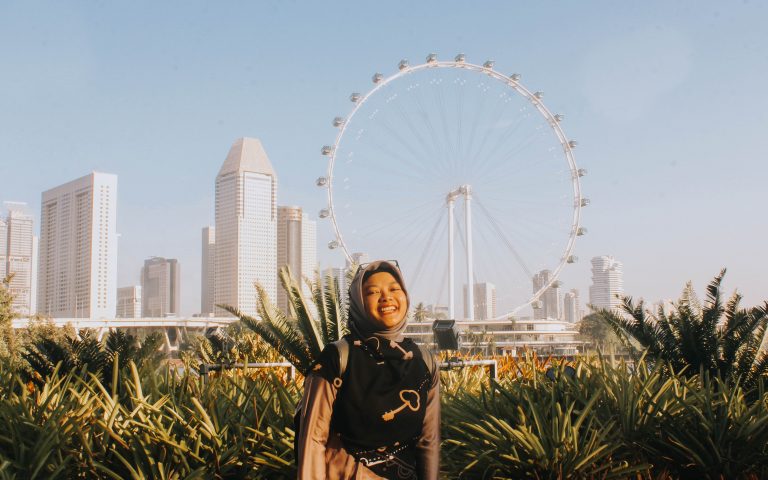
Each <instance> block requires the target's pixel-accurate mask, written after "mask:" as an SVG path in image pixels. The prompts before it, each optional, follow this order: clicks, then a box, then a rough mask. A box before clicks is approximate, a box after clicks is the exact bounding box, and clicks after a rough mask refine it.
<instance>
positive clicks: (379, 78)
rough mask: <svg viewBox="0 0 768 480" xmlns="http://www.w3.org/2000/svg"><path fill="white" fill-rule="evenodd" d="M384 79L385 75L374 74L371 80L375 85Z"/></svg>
mask: <svg viewBox="0 0 768 480" xmlns="http://www.w3.org/2000/svg"><path fill="white" fill-rule="evenodd" d="M383 79H384V75H382V74H380V73H374V74H373V77H372V78H371V80H372V81H373V83H379V82H380V81H382V80H383Z"/></svg>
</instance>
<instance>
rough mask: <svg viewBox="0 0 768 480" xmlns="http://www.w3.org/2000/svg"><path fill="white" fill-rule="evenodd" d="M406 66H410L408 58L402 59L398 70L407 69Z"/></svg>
mask: <svg viewBox="0 0 768 480" xmlns="http://www.w3.org/2000/svg"><path fill="white" fill-rule="evenodd" d="M406 68H408V60H406V59H402V60H400V64H399V65H398V66H397V69H398V70H405V69H406Z"/></svg>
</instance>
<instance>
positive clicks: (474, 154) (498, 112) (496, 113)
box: [470, 102, 505, 164]
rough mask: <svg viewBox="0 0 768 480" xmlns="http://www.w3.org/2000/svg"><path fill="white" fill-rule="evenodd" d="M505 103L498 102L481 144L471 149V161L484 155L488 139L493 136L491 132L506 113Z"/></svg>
mask: <svg viewBox="0 0 768 480" xmlns="http://www.w3.org/2000/svg"><path fill="white" fill-rule="evenodd" d="M504 105H505V104H504V103H503V102H498V103H497V104H496V110H495V111H494V114H493V116H492V117H491V121H490V123H489V125H488V127H487V128H486V129H485V133H484V135H483V139H482V140H481V141H480V145H479V146H478V147H477V149H475V150H474V152H473V151H472V149H470V153H471V154H472V156H471V158H470V163H471V164H475V162H476V161H477V159H478V158H480V155H482V152H483V151H484V149H485V146H486V144H487V143H488V139H489V138H490V136H491V132H492V131H493V130H494V129H495V128H496V125H497V124H498V123H499V121H500V120H501V116H502V115H503V114H504Z"/></svg>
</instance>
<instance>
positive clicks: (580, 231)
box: [576, 227, 587, 237]
mask: <svg viewBox="0 0 768 480" xmlns="http://www.w3.org/2000/svg"><path fill="white" fill-rule="evenodd" d="M586 233H587V229H586V228H584V227H579V228H578V229H576V235H578V236H580V237H581V236H582V235H585V234H586Z"/></svg>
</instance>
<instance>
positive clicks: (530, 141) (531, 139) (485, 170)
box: [477, 135, 540, 178]
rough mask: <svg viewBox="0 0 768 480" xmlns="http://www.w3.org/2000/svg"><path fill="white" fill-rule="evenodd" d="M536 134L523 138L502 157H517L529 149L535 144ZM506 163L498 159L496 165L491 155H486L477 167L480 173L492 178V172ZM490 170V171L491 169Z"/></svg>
mask: <svg viewBox="0 0 768 480" xmlns="http://www.w3.org/2000/svg"><path fill="white" fill-rule="evenodd" d="M535 141H536V136H534V135H530V136H528V137H527V138H525V139H522V140H521V141H520V143H518V144H517V145H515V147H513V148H512V150H510V151H507V152H505V153H503V154H501V155H500V157H501V158H502V159H509V158H515V157H516V156H517V155H519V154H520V153H522V152H524V151H526V150H527V149H529V148H531V147H532V146H533V145H535ZM537 161H540V160H537ZM504 165H505V163H504V162H503V161H497V162H496V164H495V165H494V164H493V163H492V161H491V157H490V156H489V157H486V159H485V161H484V162H481V164H480V165H478V167H477V171H478V175H482V176H484V177H487V178H492V176H491V174H492V173H493V172H494V169H495V170H498V169H499V168H503V167H504ZM489 170H490V171H489Z"/></svg>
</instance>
